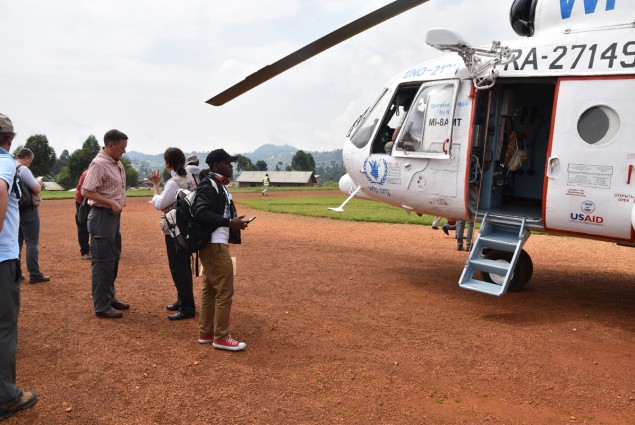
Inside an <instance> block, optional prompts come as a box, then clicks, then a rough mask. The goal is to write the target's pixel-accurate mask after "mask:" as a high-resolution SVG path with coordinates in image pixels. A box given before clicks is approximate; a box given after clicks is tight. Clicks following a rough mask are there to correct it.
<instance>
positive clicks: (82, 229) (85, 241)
mask: <svg viewBox="0 0 635 425" xmlns="http://www.w3.org/2000/svg"><path fill="white" fill-rule="evenodd" d="M86 174H88V170H84V172H83V173H82V175H81V176H80V177H79V182H77V188H75V224H76V225H77V242H79V253H80V255H81V256H82V260H90V259H91V256H90V245H89V240H90V234H89V233H88V223H87V222H84V223H83V224H82V223H80V222H79V219H78V213H79V207H80V206H81V205H82V202H84V196H83V195H82V185H83V184H84V180H85V179H86Z"/></svg>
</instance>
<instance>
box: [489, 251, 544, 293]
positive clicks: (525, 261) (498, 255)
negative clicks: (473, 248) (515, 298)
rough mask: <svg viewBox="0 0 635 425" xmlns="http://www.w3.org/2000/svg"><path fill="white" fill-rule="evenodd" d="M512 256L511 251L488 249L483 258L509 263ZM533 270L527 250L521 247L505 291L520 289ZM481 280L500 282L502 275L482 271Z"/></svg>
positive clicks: (527, 280)
mask: <svg viewBox="0 0 635 425" xmlns="http://www.w3.org/2000/svg"><path fill="white" fill-rule="evenodd" d="M512 257H513V253H511V252H507V251H497V250H494V249H493V250H490V251H488V252H487V253H485V255H484V258H485V259H487V260H493V261H501V262H506V263H508V264H509V262H510V261H511V259H512ZM533 272H534V263H533V262H532V261H531V257H530V256H529V254H527V252H526V251H525V250H524V249H523V250H522V251H521V252H520V257H519V258H518V261H517V262H516V268H515V269H514V271H513V272H512V278H511V281H510V282H509V286H508V287H507V291H509V292H516V291H520V290H521V289H522V287H523V286H525V285H526V284H527V283H528V282H529V279H531V275H532V274H533ZM482 274H483V280H485V281H486V282H490V283H496V284H499V285H500V284H502V281H503V276H500V275H497V274H493V273H492V274H490V273H486V272H482Z"/></svg>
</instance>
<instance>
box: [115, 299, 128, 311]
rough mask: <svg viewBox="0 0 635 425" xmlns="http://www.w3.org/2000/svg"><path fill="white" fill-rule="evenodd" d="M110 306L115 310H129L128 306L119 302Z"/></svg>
mask: <svg viewBox="0 0 635 425" xmlns="http://www.w3.org/2000/svg"><path fill="white" fill-rule="evenodd" d="M110 306H111V307H112V308H114V309H117V310H130V304H127V303H122V302H121V301H115V302H112V303H110Z"/></svg>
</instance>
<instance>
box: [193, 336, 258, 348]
mask: <svg viewBox="0 0 635 425" xmlns="http://www.w3.org/2000/svg"><path fill="white" fill-rule="evenodd" d="M199 341H200V340H199ZM212 345H213V346H214V348H218V349H219V350H228V351H240V350H244V349H245V348H247V344H245V343H244V342H239V341H236V340H235V339H234V338H232V337H231V336H230V337H228V338H227V339H224V340H222V341H214V342H213V344H212Z"/></svg>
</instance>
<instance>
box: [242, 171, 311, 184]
mask: <svg viewBox="0 0 635 425" xmlns="http://www.w3.org/2000/svg"><path fill="white" fill-rule="evenodd" d="M265 174H269V181H270V185H271V186H274V187H291V186H315V185H317V184H318V180H317V177H316V176H315V174H313V171H243V172H241V173H240V176H238V178H237V179H236V183H238V187H256V186H262V180H263V179H264V178H265Z"/></svg>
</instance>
